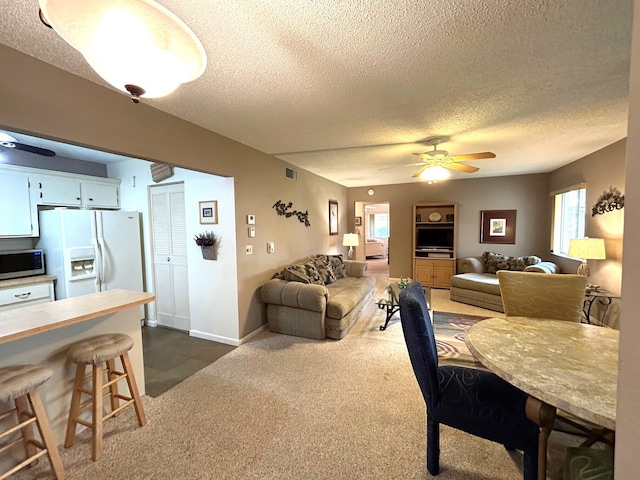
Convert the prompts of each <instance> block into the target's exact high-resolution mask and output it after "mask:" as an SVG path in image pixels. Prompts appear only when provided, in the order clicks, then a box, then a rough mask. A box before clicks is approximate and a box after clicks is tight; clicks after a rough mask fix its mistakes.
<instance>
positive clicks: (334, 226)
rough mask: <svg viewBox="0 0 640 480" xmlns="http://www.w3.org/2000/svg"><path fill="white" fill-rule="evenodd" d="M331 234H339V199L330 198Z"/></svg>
mask: <svg viewBox="0 0 640 480" xmlns="http://www.w3.org/2000/svg"><path fill="white" fill-rule="evenodd" d="M329 235H338V201H337V200H329Z"/></svg>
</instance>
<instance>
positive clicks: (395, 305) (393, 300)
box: [376, 278, 433, 331]
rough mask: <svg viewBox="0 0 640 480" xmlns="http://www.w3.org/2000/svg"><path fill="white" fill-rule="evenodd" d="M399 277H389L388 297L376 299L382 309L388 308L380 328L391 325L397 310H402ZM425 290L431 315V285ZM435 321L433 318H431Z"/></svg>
mask: <svg viewBox="0 0 640 480" xmlns="http://www.w3.org/2000/svg"><path fill="white" fill-rule="evenodd" d="M399 280H400V279H399V278H389V285H388V286H387V288H386V292H387V298H381V299H379V300H378V301H376V305H378V308H379V309H380V310H386V318H385V321H384V325H380V330H382V331H384V330H386V329H387V325H389V320H391V317H393V316H394V315H395V314H396V312H398V311H399V310H400V302H399V300H398V299H399V297H400V287H399V286H398V281H399ZM422 288H423V290H424V296H425V299H426V300H427V308H428V309H429V316H431V287H424V286H423V287H422ZM431 322H432V323H433V319H432V320H431Z"/></svg>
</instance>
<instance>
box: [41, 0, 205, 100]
mask: <svg viewBox="0 0 640 480" xmlns="http://www.w3.org/2000/svg"><path fill="white" fill-rule="evenodd" d="M39 4H40V10H41V11H40V19H41V20H42V21H43V23H44V24H45V25H47V26H50V27H51V28H53V29H54V30H55V31H56V32H57V33H58V35H60V36H61V37H62V38H63V39H64V40H65V41H66V42H67V43H69V45H71V46H72V47H73V48H75V49H76V50H78V51H79V52H80V53H82V55H83V56H84V58H85V60H86V61H87V62H88V63H89V65H90V66H91V68H93V69H94V70H95V71H96V73H97V74H98V75H100V76H101V77H102V78H103V79H104V80H106V81H107V82H108V83H110V84H111V85H113V86H114V87H115V88H117V89H118V90H121V91H123V92H129V93H130V94H131V98H132V100H133V101H134V103H138V101H139V99H140V97H146V98H158V97H163V96H165V95H168V94H170V93H171V92H173V91H174V90H175V89H176V88H178V86H180V85H181V84H183V83H187V82H191V81H193V80H195V79H196V78H198V77H199V76H200V75H202V73H203V72H204V69H205V66H206V64H207V57H206V54H205V51H204V48H203V47H202V44H201V43H200V40H198V38H197V37H196V36H195V34H194V33H193V32H192V31H191V29H190V28H189V27H188V26H187V25H186V24H185V23H184V22H183V21H182V20H180V19H179V18H178V17H176V16H175V15H174V14H173V13H171V12H170V11H169V10H167V9H166V8H164V7H163V6H161V5H158V4H157V3H155V2H154V1H152V0H39Z"/></svg>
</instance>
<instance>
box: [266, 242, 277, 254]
mask: <svg viewBox="0 0 640 480" xmlns="http://www.w3.org/2000/svg"><path fill="white" fill-rule="evenodd" d="M275 251H276V244H275V243H273V242H267V253H273V252H275Z"/></svg>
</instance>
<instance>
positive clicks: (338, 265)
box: [326, 255, 347, 279]
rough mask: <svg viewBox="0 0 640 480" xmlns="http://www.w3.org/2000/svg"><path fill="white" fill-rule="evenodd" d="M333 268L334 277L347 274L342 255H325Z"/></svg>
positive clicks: (343, 276) (342, 276)
mask: <svg viewBox="0 0 640 480" xmlns="http://www.w3.org/2000/svg"><path fill="white" fill-rule="evenodd" d="M326 257H327V258H328V260H329V263H330V264H331V268H332V269H333V274H334V275H335V277H336V279H338V278H345V277H346V276H347V265H346V264H345V263H344V260H343V258H342V255H326Z"/></svg>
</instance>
